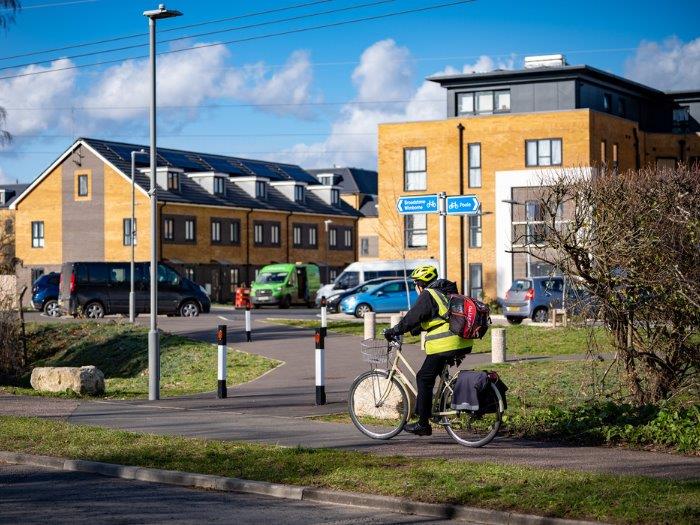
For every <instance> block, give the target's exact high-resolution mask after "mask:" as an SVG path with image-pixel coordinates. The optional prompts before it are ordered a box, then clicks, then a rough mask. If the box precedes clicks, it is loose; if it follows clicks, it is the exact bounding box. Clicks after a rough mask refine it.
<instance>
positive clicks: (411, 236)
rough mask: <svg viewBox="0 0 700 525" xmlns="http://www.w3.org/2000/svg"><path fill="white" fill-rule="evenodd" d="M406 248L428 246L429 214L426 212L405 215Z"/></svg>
mask: <svg viewBox="0 0 700 525" xmlns="http://www.w3.org/2000/svg"><path fill="white" fill-rule="evenodd" d="M404 228H405V230H406V248H426V247H427V246H428V216H427V215H426V214H425V213H421V214H417V215H405V216H404Z"/></svg>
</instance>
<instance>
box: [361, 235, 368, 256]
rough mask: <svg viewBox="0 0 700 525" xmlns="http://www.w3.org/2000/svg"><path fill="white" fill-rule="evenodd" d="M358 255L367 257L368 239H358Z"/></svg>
mask: <svg viewBox="0 0 700 525" xmlns="http://www.w3.org/2000/svg"><path fill="white" fill-rule="evenodd" d="M360 255H365V256H367V255H369V239H368V238H367V237H362V239H360Z"/></svg>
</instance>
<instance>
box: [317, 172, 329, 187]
mask: <svg viewBox="0 0 700 525" xmlns="http://www.w3.org/2000/svg"><path fill="white" fill-rule="evenodd" d="M318 180H319V182H320V183H321V184H323V185H324V186H333V174H332V173H331V174H328V175H319V176H318Z"/></svg>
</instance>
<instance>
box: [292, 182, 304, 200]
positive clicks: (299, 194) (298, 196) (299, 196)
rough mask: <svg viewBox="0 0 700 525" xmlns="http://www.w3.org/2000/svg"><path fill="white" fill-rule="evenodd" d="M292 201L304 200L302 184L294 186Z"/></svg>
mask: <svg viewBox="0 0 700 525" xmlns="http://www.w3.org/2000/svg"><path fill="white" fill-rule="evenodd" d="M294 201H295V202H304V186H294Z"/></svg>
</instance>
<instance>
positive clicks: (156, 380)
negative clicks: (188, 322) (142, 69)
mask: <svg viewBox="0 0 700 525" xmlns="http://www.w3.org/2000/svg"><path fill="white" fill-rule="evenodd" d="M180 15H182V13H181V12H180V11H175V10H168V9H166V8H165V6H164V5H163V4H160V5H159V6H158V9H154V10H152V11H144V12H143V16H145V17H148V30H149V47H150V67H151V104H150V127H151V144H150V150H151V151H150V154H151V155H150V156H151V185H150V189H149V192H148V193H149V195H150V197H151V276H150V277H151V327H150V330H149V331H148V399H149V400H150V401H155V400H156V399H159V398H160V341H159V337H158V321H157V315H158V235H157V234H158V225H157V220H156V219H157V213H158V200H157V199H158V197H157V195H156V20H160V19H162V18H173V17H176V16H180Z"/></svg>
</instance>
